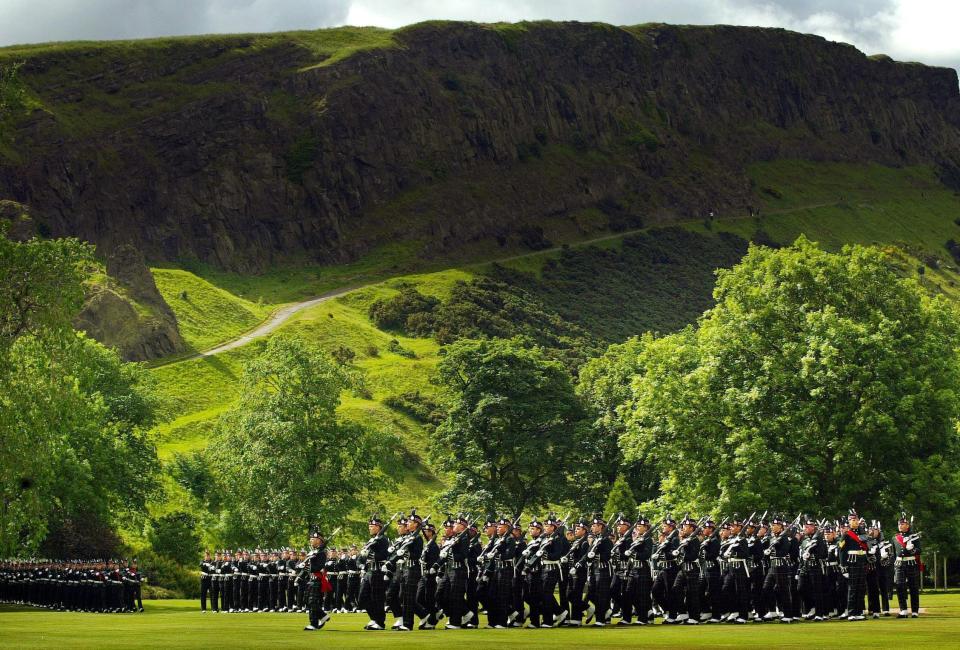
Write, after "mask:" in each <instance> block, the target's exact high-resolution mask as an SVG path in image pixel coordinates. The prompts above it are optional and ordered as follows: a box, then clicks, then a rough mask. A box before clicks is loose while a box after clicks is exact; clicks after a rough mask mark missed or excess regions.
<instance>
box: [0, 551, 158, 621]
mask: <svg viewBox="0 0 960 650" xmlns="http://www.w3.org/2000/svg"><path fill="white" fill-rule="evenodd" d="M143 582H144V577H143V575H142V574H141V573H140V571H139V570H138V569H137V562H136V560H133V561H121V560H89V561H84V560H74V561H70V562H54V561H46V560H5V561H2V562H0V602H2V603H12V604H18V605H32V606H34V607H44V608H47V609H52V610H56V611H62V612H99V613H132V612H142V611H143V597H142V583H143Z"/></svg>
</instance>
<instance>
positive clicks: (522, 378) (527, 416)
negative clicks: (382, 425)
mask: <svg viewBox="0 0 960 650" xmlns="http://www.w3.org/2000/svg"><path fill="white" fill-rule="evenodd" d="M445 350H446V353H445V355H444V357H443V359H442V360H441V362H440V364H439V366H438V371H437V378H436V381H437V383H438V384H439V385H440V386H441V387H442V388H443V389H444V390H445V392H446V396H447V400H448V415H447V418H446V420H444V421H443V422H442V423H441V424H440V425H439V426H438V427H437V430H436V432H435V435H434V438H433V446H432V455H433V457H434V459H435V460H436V461H437V463H438V464H439V465H440V467H441V468H442V469H444V470H446V471H449V472H451V473H452V475H453V479H452V481H451V484H452V487H451V488H450V491H449V494H448V496H449V497H450V498H451V499H453V500H460V501H462V502H464V503H469V504H471V505H475V506H478V507H479V506H484V507H486V506H491V505H492V506H495V507H498V508H503V509H506V510H508V511H510V512H512V513H514V515H519V514H520V513H521V512H522V511H523V510H524V509H525V508H528V507H542V506H545V505H546V504H548V503H556V502H559V501H562V500H563V499H565V498H567V497H570V496H572V495H573V494H575V493H577V492H578V488H577V485H576V483H575V482H571V481H569V480H568V479H567V472H568V471H570V470H571V469H572V468H575V467H578V466H581V465H582V464H584V463H588V462H590V461H591V459H592V454H593V450H592V449H591V448H590V447H591V445H590V443H589V439H588V438H587V437H586V436H585V435H584V434H585V433H587V427H586V426H585V424H586V423H585V414H584V411H583V408H582V406H581V404H580V401H579V400H578V398H577V396H576V394H575V393H574V389H573V384H572V382H571V379H570V375H569V374H568V373H567V371H566V370H565V369H564V367H563V366H562V364H560V363H559V362H557V361H551V360H549V359H548V358H547V357H546V356H545V355H544V352H543V351H542V350H541V349H540V348H538V347H527V346H526V345H524V344H523V342H522V341H520V340H519V339H484V340H469V339H464V340H461V341H458V342H457V343H454V344H452V345H449V346H447V347H446V348H445Z"/></svg>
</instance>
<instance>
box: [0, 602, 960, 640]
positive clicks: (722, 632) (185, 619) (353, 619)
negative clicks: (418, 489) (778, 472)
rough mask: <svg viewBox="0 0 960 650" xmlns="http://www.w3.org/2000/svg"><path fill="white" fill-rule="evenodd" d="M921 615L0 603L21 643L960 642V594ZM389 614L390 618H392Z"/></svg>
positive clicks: (4, 628) (0, 617)
mask: <svg viewBox="0 0 960 650" xmlns="http://www.w3.org/2000/svg"><path fill="white" fill-rule="evenodd" d="M921 602H922V604H923V606H924V607H926V608H927V613H926V614H925V615H923V616H921V617H920V618H919V619H909V620H899V619H896V618H884V619H881V620H878V621H874V620H871V621H863V622H858V623H848V622H835V623H834V622H830V623H799V624H794V625H790V626H786V625H781V624H773V623H771V624H756V623H754V624H750V625H749V626H729V625H722V626H720V625H715V626H700V627H697V628H690V627H677V626H663V625H656V626H647V627H642V628H639V627H630V628H624V629H618V628H616V627H607V628H603V629H596V628H583V629H567V628H562V629H553V630H539V629H538V630H528V629H510V630H487V629H479V630H459V631H449V632H448V631H444V630H436V631H429V632H420V631H413V632H409V633H406V634H398V633H396V632H389V631H384V632H365V631H363V630H362V629H361V628H362V627H363V625H364V624H365V623H366V621H367V617H366V616H363V615H361V614H335V615H334V616H333V617H332V618H331V620H330V622H329V623H327V625H326V627H325V628H324V629H323V630H321V631H319V632H304V631H302V627H303V625H304V624H305V623H306V615H304V614H213V613H209V612H208V613H206V614H201V613H200V612H199V611H198V610H199V603H198V601H189V600H166V601H163V600H160V601H148V602H146V603H144V605H145V608H146V610H147V611H146V612H145V613H143V614H75V613H66V612H48V611H46V610H37V609H32V608H23V607H8V606H0V645H2V646H4V647H17V648H121V647H164V648H258V647H268V646H269V647H283V648H288V647H334V648H346V647H350V648H361V647H363V648H365V647H422V646H424V645H432V644H437V646H440V645H445V646H449V645H451V644H456V645H460V644H464V645H465V644H469V645H470V646H471V647H474V648H487V647H495V646H499V647H531V648H532V647H544V646H551V647H586V648H595V647H610V648H623V647H637V646H645V647H656V648H693V647H744V646H747V645H748V646H750V647H755V648H764V647H774V646H777V647H787V648H823V647H828V646H829V647H866V646H869V647H875V648H955V647H957V639H958V637H960V595H958V594H929V593H928V594H924V596H923V598H922V600H921ZM389 622H390V621H389V620H388V623H389Z"/></svg>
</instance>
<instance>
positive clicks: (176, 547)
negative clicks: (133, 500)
mask: <svg viewBox="0 0 960 650" xmlns="http://www.w3.org/2000/svg"><path fill="white" fill-rule="evenodd" d="M147 539H148V540H149V541H150V546H151V547H153V550H154V551H156V552H157V553H158V554H159V555H162V556H164V557H167V558H169V559H171V560H173V561H174V562H177V563H179V564H193V563H194V562H196V561H197V557H199V555H200V535H199V533H197V519H196V517H194V516H193V515H192V514H191V513H189V512H183V511H180V512H171V513H169V514H166V515H163V516H161V517H158V518H156V519H153V518H151V519H150V522H149V524H148V529H147Z"/></svg>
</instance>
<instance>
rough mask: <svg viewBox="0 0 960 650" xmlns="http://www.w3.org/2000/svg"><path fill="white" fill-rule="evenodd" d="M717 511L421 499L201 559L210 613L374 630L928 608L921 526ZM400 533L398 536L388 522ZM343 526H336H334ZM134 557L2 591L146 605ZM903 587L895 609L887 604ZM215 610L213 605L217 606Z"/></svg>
mask: <svg viewBox="0 0 960 650" xmlns="http://www.w3.org/2000/svg"><path fill="white" fill-rule="evenodd" d="M755 515H756V513H753V514H751V515H750V516H748V517H740V516H737V515H733V516H731V517H727V518H725V519H723V520H721V521H720V522H717V521H715V520H714V519H713V518H712V517H709V516H706V517H702V518H701V519H698V520H695V519H693V518H692V517H690V516H689V515H687V516H686V517H684V518H682V519H681V520H680V521H679V522H678V521H676V520H674V518H673V517H671V516H667V517H665V518H663V519H662V521H659V522H658V523H657V524H656V525H654V524H653V523H652V522H651V521H650V520H649V519H647V518H646V517H643V516H642V515H641V516H639V517H637V518H636V519H631V518H628V517H626V516H624V515H616V516H615V517H612V518H611V519H610V521H609V522H608V521H607V520H606V519H605V518H604V517H603V516H602V515H596V516H593V517H591V518H576V519H575V520H571V521H568V519H569V517H563V518H560V517H557V516H555V515H553V514H551V515H550V516H548V517H546V518H544V519H543V520H542V521H541V520H539V519H537V518H533V519H531V520H530V521H529V523H528V524H527V526H526V527H523V526H522V525H521V524H520V520H519V519H511V518H509V517H499V518H497V517H487V518H485V519H484V520H483V521H482V522H481V521H479V520H478V519H475V518H473V517H470V516H467V515H463V514H461V515H458V516H456V517H453V516H448V517H447V518H446V520H445V521H444V522H443V523H442V526H441V528H442V530H441V531H439V532H438V530H437V528H436V526H435V525H434V524H433V523H431V522H430V517H426V518H422V517H421V516H420V515H418V514H417V513H416V510H414V511H413V512H411V513H410V514H409V515H401V514H400V513H398V514H397V515H395V516H394V517H393V518H391V519H390V520H387V521H384V520H383V519H381V518H380V517H379V516H373V517H371V518H370V519H369V521H368V524H367V525H368V530H369V534H370V538H369V540H368V541H367V542H366V544H364V545H363V546H362V547H358V546H356V545H353V546H350V547H346V546H344V547H341V548H339V549H337V548H332V547H331V548H329V549H328V547H327V539H326V536H325V535H324V534H323V533H322V532H320V531H319V530H317V529H314V530H313V531H312V532H311V534H310V548H309V549H308V550H299V551H297V550H293V549H289V548H288V549H283V550H273V551H263V550H255V551H252V552H251V551H238V552H236V553H233V552H230V551H219V552H216V553H215V554H213V555H211V554H210V553H206V554H205V557H204V559H203V561H202V562H201V563H200V608H201V611H204V612H206V611H213V612H223V613H237V612H243V613H247V612H300V613H306V614H307V615H308V617H309V623H308V625H307V626H306V627H305V628H304V629H306V630H319V629H321V628H323V627H324V625H325V624H326V623H327V621H328V620H329V619H330V616H331V614H334V613H351V612H361V611H362V612H365V613H366V615H367V617H368V618H369V621H368V622H367V624H366V625H365V626H364V629H365V630H371V631H375V630H384V629H387V628H388V623H387V616H388V614H389V615H392V618H393V620H392V624H391V625H390V626H389V627H390V629H393V630H398V631H410V630H413V629H421V630H430V629H435V628H438V627H442V628H444V629H452V630H456V629H472V628H476V627H478V626H480V623H481V618H480V616H481V614H485V615H486V627H489V628H493V629H505V628H516V627H527V628H552V627H559V626H564V627H579V626H586V625H591V626H595V627H604V626H607V625H617V626H628V625H640V626H642V625H650V624H653V623H654V622H655V621H656V620H658V619H660V620H661V621H662V623H663V624H665V625H677V624H682V625H699V624H718V623H730V624H741V625H742V624H746V623H749V622H780V623H792V622H800V621H828V620H847V621H860V620H865V619H867V618H879V617H881V616H890V615H896V616H897V617H899V618H907V617H917V616H918V615H919V613H920V602H919V587H920V574H921V572H922V564H921V561H920V538H921V535H920V533H918V532H916V531H914V530H913V522H912V518H909V517H908V516H907V515H906V514H902V515H901V517H900V518H899V521H898V522H897V532H896V533H894V534H893V535H892V536H889V537H885V535H884V534H883V531H882V529H881V525H880V522H879V521H876V520H872V521H870V522H867V521H866V520H865V519H863V518H862V517H861V516H860V515H859V514H858V513H857V512H855V511H853V510H851V511H850V513H849V515H848V516H846V517H843V518H840V519H837V520H831V521H827V520H824V519H816V518H814V517H804V516H798V517H797V518H795V519H793V520H792V521H787V520H786V519H785V518H783V517H781V516H778V515H775V516H771V517H769V518H768V517H767V516H766V513H764V514H763V515H760V516H759V517H758V516H755ZM391 524H392V525H394V526H395V529H394V530H393V534H392V535H391V531H390V530H389V528H390V526H391ZM337 532H338V531H334V533H333V534H332V535H331V537H333V536H335V535H336V533H337ZM143 582H144V578H143V576H142V575H141V573H140V572H139V571H138V569H137V565H136V562H135V561H134V562H123V561H116V560H111V561H99V560H97V561H72V562H51V561H37V560H32V561H22V560H9V561H4V562H0V602H5V603H16V604H22V605H33V606H36V607H45V608H48V609H52V610H59V611H78V612H142V611H143V604H142V599H141V584H142V583H143ZM894 594H895V595H896V598H897V605H898V608H897V610H896V611H891V606H892V600H893V597H894ZM208 605H209V609H208Z"/></svg>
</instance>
